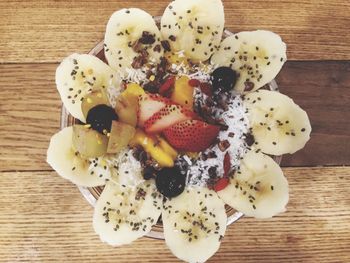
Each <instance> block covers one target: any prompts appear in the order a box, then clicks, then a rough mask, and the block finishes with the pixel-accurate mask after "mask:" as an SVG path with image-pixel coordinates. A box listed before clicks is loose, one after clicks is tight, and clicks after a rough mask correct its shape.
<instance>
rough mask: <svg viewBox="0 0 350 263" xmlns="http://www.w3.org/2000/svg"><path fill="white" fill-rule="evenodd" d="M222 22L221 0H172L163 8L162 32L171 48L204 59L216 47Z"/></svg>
mask: <svg viewBox="0 0 350 263" xmlns="http://www.w3.org/2000/svg"><path fill="white" fill-rule="evenodd" d="M224 23H225V18H224V8H223V5H222V2H221V0H186V1H183V0H175V1H173V2H171V3H170V4H169V5H168V6H167V8H166V9H165V11H164V14H163V16H162V19H161V32H162V35H163V38H164V39H166V40H168V41H169V43H170V46H171V49H172V51H174V52H176V51H184V53H185V56H186V57H188V58H190V59H192V60H193V61H195V62H197V61H206V60H207V59H209V57H210V56H211V54H213V52H214V51H216V50H217V49H218V48H219V45H220V41H221V37H222V32H223V29H224Z"/></svg>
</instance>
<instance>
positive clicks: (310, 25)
mask: <svg viewBox="0 0 350 263" xmlns="http://www.w3.org/2000/svg"><path fill="white" fill-rule="evenodd" d="M166 4H167V1H164V0H156V1H136V0H133V1H126V0H124V1H123V0H111V1H105V0H102V1H95V0H94V1H92V0H85V1H57V0H56V1H55V0H51V1H49V0H47V1H33V0H31V1H29V0H28V1H20V0H18V1H10V2H8V1H1V2H0V193H1V195H2V196H1V199H0V261H1V262H29V261H32V262H34V261H36V262H90V261H93V262H176V261H177V259H176V258H175V257H174V256H172V254H171V253H170V252H169V250H168V249H167V248H166V246H165V244H164V242H163V241H158V240H153V239H149V238H142V239H140V240H138V241H136V242H134V243H133V244H132V245H129V246H124V247H119V248H112V247H109V246H107V245H105V244H103V243H101V242H100V240H99V238H98V236H96V235H95V233H94V232H93V229H92V227H91V216H92V208H91V207H90V206H89V205H88V203H87V202H86V201H85V200H84V198H83V197H82V196H81V195H80V193H79V191H78V189H77V188H76V187H75V186H74V185H72V184H70V183H69V182H67V181H65V180H63V179H62V178H61V177H59V176H58V175H57V174H56V173H55V172H54V171H52V169H51V168H50V167H49V166H48V165H47V164H46V162H45V157H46V156H45V155H46V149H47V146H48V142H49V139H50V136H51V135H52V134H54V133H55V132H57V131H58V130H59V121H60V109H61V102H60V99H59V96H58V93H57V91H56V88H55V84H54V72H55V68H56V67H57V64H58V63H59V62H60V61H61V60H62V58H63V57H65V56H67V55H68V54H70V53H72V52H81V53H86V52H88V51H89V50H90V49H91V48H92V47H93V46H94V45H95V44H96V43H97V42H98V41H100V40H101V39H102V38H103V34H104V29H105V25H106V22H107V20H108V18H109V16H110V15H111V14H112V12H113V11H115V10H117V9H120V8H122V7H130V6H134V7H135V6H137V7H140V8H143V9H145V10H146V11H148V12H150V13H151V14H152V15H161V14H162V10H163V9H164V7H165V6H166ZM224 5H225V11H226V12H225V13H226V27H227V28H228V29H230V30H233V31H240V30H253V29H257V28H264V29H269V30H273V31H275V32H277V33H278V34H280V35H281V36H282V37H283V39H284V40H285V42H287V43H288V57H289V62H287V63H286V65H285V67H284V68H283V70H282V71H281V73H280V74H279V76H278V78H277V81H278V83H279V85H280V89H281V91H282V92H283V93H285V94H287V95H289V96H291V97H292V98H294V99H295V101H296V102H297V103H298V104H300V105H301V106H302V107H303V108H304V109H305V110H306V111H307V112H308V113H309V116H310V119H311V123H312V126H313V133H312V138H311V140H310V142H309V143H308V144H307V146H306V147H305V148H304V149H303V150H301V151H299V152H298V153H297V154H295V155H292V156H285V157H284V159H283V166H284V169H283V170H284V172H285V175H286V176H287V178H288V180H289V183H290V202H289V205H288V212H286V213H285V214H283V215H281V216H278V217H275V218H273V219H271V220H254V219H250V218H243V219H242V220H240V221H239V222H238V223H236V224H234V225H232V226H230V227H229V229H228V231H227V233H226V236H225V238H224V240H223V242H222V245H221V248H220V250H219V251H218V252H217V253H216V255H215V256H214V257H212V258H211V260H210V262H293V263H294V262H350V167H349V164H350V34H349V28H350V2H349V1H348V0H336V1H327V0H308V1H305V0H304V1H302V0H294V1H291V0H285V1H277V0H267V1H259V0H255V1H246V0H244V1H243V0H236V1H224Z"/></svg>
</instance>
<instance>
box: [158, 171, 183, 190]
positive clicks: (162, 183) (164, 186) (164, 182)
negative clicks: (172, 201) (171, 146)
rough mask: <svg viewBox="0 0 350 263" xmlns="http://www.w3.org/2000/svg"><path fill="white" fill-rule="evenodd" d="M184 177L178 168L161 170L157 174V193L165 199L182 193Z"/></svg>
mask: <svg viewBox="0 0 350 263" xmlns="http://www.w3.org/2000/svg"><path fill="white" fill-rule="evenodd" d="M185 184H186V175H185V174H182V173H181V171H180V169H179V168H178V167H176V166H175V167H172V168H163V169H162V170H160V171H158V172H157V177H156V186H157V189H158V191H159V192H160V193H161V194H163V195H164V196H166V197H175V196H178V195H179V194H181V193H182V192H183V190H184V189H185Z"/></svg>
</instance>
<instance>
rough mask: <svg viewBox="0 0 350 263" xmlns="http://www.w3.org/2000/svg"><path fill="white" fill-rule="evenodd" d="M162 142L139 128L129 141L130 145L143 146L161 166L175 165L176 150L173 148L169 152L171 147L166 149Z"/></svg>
mask: <svg viewBox="0 0 350 263" xmlns="http://www.w3.org/2000/svg"><path fill="white" fill-rule="evenodd" d="M160 143H161V141H159V140H158V139H157V138H156V137H154V136H150V135H146V134H145V133H144V132H143V131H141V130H139V129H137V130H136V133H135V135H134V137H133V138H132V139H131V141H130V142H129V145H130V146H136V145H140V146H142V147H143V149H144V150H145V151H146V152H147V153H149V154H150V155H151V157H152V158H153V159H154V160H155V161H156V162H157V163H158V164H159V165H160V166H162V167H173V166H174V159H175V158H176V156H175V155H174V152H175V150H173V149H172V150H171V151H170V152H168V151H169V148H167V150H166V149H164V148H163V147H161V145H160ZM163 145H164V143H163ZM169 146H170V145H169ZM170 147H171V146H170ZM176 155H177V154H176ZM174 156H175V157H174Z"/></svg>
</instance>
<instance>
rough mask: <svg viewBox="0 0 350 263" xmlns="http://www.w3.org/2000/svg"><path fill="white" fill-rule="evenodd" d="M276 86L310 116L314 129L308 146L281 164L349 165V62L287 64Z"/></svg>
mask: <svg viewBox="0 0 350 263" xmlns="http://www.w3.org/2000/svg"><path fill="white" fill-rule="evenodd" d="M277 83H278V85H279V88H280V91H281V92H282V93H283V94H286V95H288V96H290V97H291V98H293V99H294V101H295V102H296V103H297V104H298V105H300V107H302V108H303V109H304V110H305V111H306V112H307V113H308V115H309V118H310V122H311V125H312V129H313V131H312V133H311V139H310V141H309V142H308V143H307V144H306V147H305V148H303V149H302V150H300V151H299V152H297V153H295V154H292V155H284V156H283V160H282V165H283V166H319V165H349V164H350V121H349V120H350V106H349V105H350V62H349V61H343V62H340V61H338V62H332V61H327V62H326V61H323V62H304V63H300V62H294V61H293V62H288V63H287V64H286V66H285V68H283V69H282V71H281V72H280V74H279V75H278V76H277Z"/></svg>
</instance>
